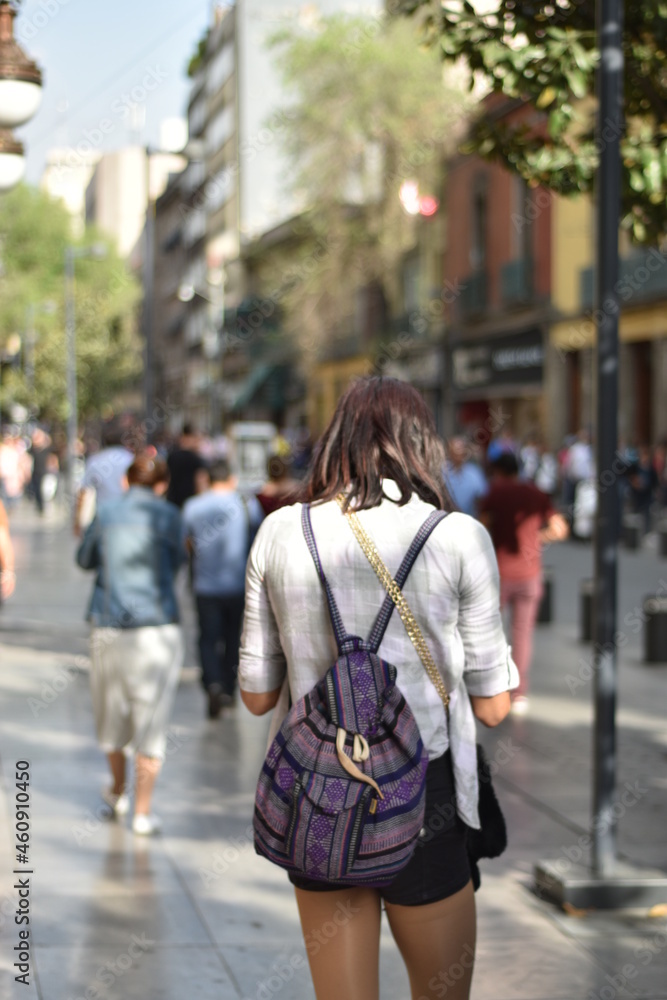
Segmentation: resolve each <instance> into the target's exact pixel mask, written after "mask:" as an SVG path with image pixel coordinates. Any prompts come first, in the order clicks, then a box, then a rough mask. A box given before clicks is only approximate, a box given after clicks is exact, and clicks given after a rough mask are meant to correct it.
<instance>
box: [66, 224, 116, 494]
mask: <svg viewBox="0 0 667 1000" xmlns="http://www.w3.org/2000/svg"><path fill="white" fill-rule="evenodd" d="M106 254H107V248H106V247H105V246H104V244H102V243H96V244H94V245H93V246H88V247H73V246H68V247H65V363H66V366H67V490H68V493H69V497H70V500H72V501H73V500H74V494H75V489H76V484H75V482H74V470H75V467H76V458H77V454H76V444H77V440H78V436H79V409H78V404H77V383H76V311H75V303H74V262H75V261H76V260H79V259H81V258H82V257H88V258H91V259H92V260H102V258H103V257H106Z"/></svg>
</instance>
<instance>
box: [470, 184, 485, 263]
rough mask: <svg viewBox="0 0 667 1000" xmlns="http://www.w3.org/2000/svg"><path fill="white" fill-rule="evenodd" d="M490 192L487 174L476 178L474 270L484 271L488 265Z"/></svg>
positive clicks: (471, 247) (471, 250) (473, 210)
mask: <svg viewBox="0 0 667 1000" xmlns="http://www.w3.org/2000/svg"><path fill="white" fill-rule="evenodd" d="M488 216H489V213H488V194H487V189H486V176H485V175H481V176H479V177H477V178H476V180H475V185H474V188H473V201H472V232H471V244H470V264H471V267H472V269H473V271H483V270H484V267H485V265H486V250H487V238H488V225H489V218H488Z"/></svg>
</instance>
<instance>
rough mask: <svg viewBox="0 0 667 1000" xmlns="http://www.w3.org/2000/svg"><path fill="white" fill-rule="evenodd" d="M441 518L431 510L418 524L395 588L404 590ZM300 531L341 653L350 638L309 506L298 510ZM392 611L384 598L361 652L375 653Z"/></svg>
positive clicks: (442, 514) (443, 514)
mask: <svg viewBox="0 0 667 1000" xmlns="http://www.w3.org/2000/svg"><path fill="white" fill-rule="evenodd" d="M445 517H447V511H444V510H434V511H432V513H430V514H429V515H428V517H427V518H426V520H425V521H424V523H423V524H422V526H421V528H420V529H419V531H418V532H417V534H416V535H415V537H414V538H413V540H412V544H411V545H410V548H409V549H408V551H407V552H406V554H405V557H404V559H403V562H402V563H401V565H400V568H399V570H398V573H397V574H396V577H395V580H396V583H397V584H398V586H399V587H401V588H402V587H403V586H404V584H405V581H406V580H407V578H408V576H409V574H410V570H411V569H412V567H413V566H414V564H415V562H416V560H417V556H418V555H419V553H420V552H421V550H422V549H423V548H424V545H425V544H426V542H427V540H428V538H429V536H430V535H431V532H432V531H433V529H434V528H435V527H436V526H437V525H438V524H440V522H441V521H442V520H444V518H445ZM301 527H302V528H303V534H304V537H305V539H306V544H307V546H308V550H309V552H310V554H311V556H312V557H313V562H314V563H315V568H316V569H317V574H318V576H319V578H320V580H321V582H322V584H323V586H324V590H325V592H326V595H327V606H328V608H329V616H330V618H331V624H332V625H333V630H334V635H335V637H336V644H337V646H338V649H339V651H342V649H343V646H344V645H346V644H347V643H348V642H349V641H350V639H352V638H353V637H352V636H349V635H348V634H347V632H346V631H345V626H344V625H343V619H342V618H341V615H340V611H339V610H338V605H337V604H336V599H335V597H334V595H333V591H332V590H331V587H330V586H329V581H328V580H327V578H326V575H325V572H324V569H323V568H322V560H321V559H320V553H319V551H318V548H317V543H316V541H315V535H314V534H313V525H312V521H311V519H310V505H309V504H304V505H303V507H302V508H301ZM394 607H395V604H394V601H393V600H392V597H391V595H390V594H387V595H386V596H385V599H384V602H383V604H382V607H381V608H380V610H379V612H378V615H377V618H376V619H375V623H374V624H373V628H372V629H371V634H370V636H369V637H368V640H367V641H366V642H365V643H363V647H364V648H365V649H368V650H369V651H370V652H372V653H377V651H378V648H379V646H380V643H381V642H382V639H383V637H384V634H385V632H386V630H387V626H388V624H389V620H390V619H391V616H392V614H393V612H394Z"/></svg>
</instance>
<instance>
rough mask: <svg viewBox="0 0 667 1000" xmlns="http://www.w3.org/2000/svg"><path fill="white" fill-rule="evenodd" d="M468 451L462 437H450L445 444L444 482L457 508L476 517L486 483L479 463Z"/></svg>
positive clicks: (485, 489) (486, 487)
mask: <svg viewBox="0 0 667 1000" xmlns="http://www.w3.org/2000/svg"><path fill="white" fill-rule="evenodd" d="M468 451H469V449H468V446H467V444H466V442H465V441H464V439H463V438H461V437H455V438H451V439H450V441H449V443H448V445H447V467H446V469H445V482H446V484H447V489H448V490H449V494H450V496H451V498H452V500H453V501H454V503H455V504H456V507H457V510H460V511H461V513H462V514H470V515H471V516H472V517H476V516H477V507H478V504H479V501H480V500H481V498H482V497H483V496H486V493H487V490H488V484H487V482H486V477H485V475H484V473H483V472H482V470H481V469H480V467H479V465H477V463H476V462H473V461H471V460H470V458H469V457H468Z"/></svg>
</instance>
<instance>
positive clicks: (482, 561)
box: [458, 522, 519, 698]
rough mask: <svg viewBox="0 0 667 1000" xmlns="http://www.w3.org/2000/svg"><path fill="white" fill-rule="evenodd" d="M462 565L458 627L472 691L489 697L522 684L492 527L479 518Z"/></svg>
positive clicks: (465, 676)
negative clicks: (505, 619)
mask: <svg viewBox="0 0 667 1000" xmlns="http://www.w3.org/2000/svg"><path fill="white" fill-rule="evenodd" d="M469 545H470V548H469V551H468V553H467V554H466V558H465V560H464V561H463V562H462V566H461V580H460V590H459V594H460V597H459V621H458V628H459V633H460V635H461V639H462V641H463V647H464V650H465V668H464V674H463V680H464V683H465V686H466V688H467V690H468V694H471V695H476V696H481V697H485V698H490V697H493V696H494V695H497V694H501V693H502V692H503V691H508V690H512V689H513V688H516V687H518V686H519V672H518V670H517V668H516V664H515V663H514V661H513V659H512V655H511V648H510V647H509V646H508V644H507V639H506V638H505V633H504V630H503V623H502V617H501V613H500V577H499V574H498V563H497V561H496V554H495V552H494V549H493V543H492V542H491V538H490V536H489V533H488V531H487V530H486V528H484V527H483V526H482V525H481V524H479V523H478V522H475V524H474V528H473V529H472V531H471V535H470V538H469Z"/></svg>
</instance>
